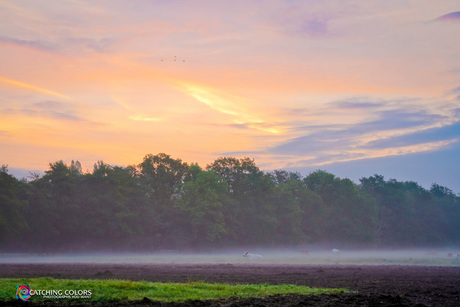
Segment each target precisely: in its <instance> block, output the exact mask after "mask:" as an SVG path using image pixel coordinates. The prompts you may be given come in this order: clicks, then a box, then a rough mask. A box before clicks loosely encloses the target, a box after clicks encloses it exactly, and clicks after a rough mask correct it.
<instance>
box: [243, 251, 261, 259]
mask: <svg viewBox="0 0 460 307" xmlns="http://www.w3.org/2000/svg"><path fill="white" fill-rule="evenodd" d="M243 257H246V258H248V259H250V260H253V259H262V258H263V256H262V255H259V254H250V253H249V252H245V253H244V254H243Z"/></svg>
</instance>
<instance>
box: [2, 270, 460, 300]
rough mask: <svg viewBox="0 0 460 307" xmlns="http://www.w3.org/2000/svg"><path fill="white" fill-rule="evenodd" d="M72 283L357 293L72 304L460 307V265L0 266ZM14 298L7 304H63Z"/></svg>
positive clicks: (7, 273)
mask: <svg viewBox="0 0 460 307" xmlns="http://www.w3.org/2000/svg"><path fill="white" fill-rule="evenodd" d="M45 276H49V277H53V278H70V279H79V278H83V279H127V280H133V281H137V280H146V281H152V282H189V281H205V282H210V283H230V284H253V283H269V284H297V285H305V286H309V287H321V288H346V289H348V290H351V291H356V293H343V294H337V295H317V296H307V295H275V296H270V297H266V298H249V299H241V298H236V297H235V298H230V299H225V300H212V301H191V302H186V303H162V302H156V301H152V300H150V299H147V298H144V299H143V300H139V301H129V302H128V301H112V302H107V303H103V304H102V303H90V302H84V301H78V302H67V303H66V305H69V306H91V305H94V306H443V307H445V306H460V267H436V266H388V265H381V266H352V265H333V266H326V265H255V264H238V265H234V264H209V265H207V264H198V265H196V264H193V265H188V264H182V265H177V264H176V265H175V264H151V265H145V264H122V265H120V264H2V265H0V277H5V278H7V277H11V278H34V277H45ZM63 303H64V302H63V301H47V302H44V303H37V302H22V301H20V300H14V301H9V302H0V305H3V306H25V305H27V306H43V305H47V306H62V305H63Z"/></svg>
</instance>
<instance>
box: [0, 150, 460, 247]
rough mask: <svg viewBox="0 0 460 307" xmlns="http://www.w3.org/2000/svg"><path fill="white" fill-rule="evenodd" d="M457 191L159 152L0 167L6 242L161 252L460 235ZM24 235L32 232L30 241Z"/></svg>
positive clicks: (390, 242)
mask: <svg viewBox="0 0 460 307" xmlns="http://www.w3.org/2000/svg"><path fill="white" fill-rule="evenodd" d="M459 199H460V198H459V197H458V196H457V195H455V194H454V193H453V192H452V190H450V189H449V188H447V187H443V186H439V185H437V184H433V185H432V186H431V188H430V190H427V189H424V188H423V187H421V186H419V185H418V184H417V183H415V182H411V181H409V182H400V181H397V180H394V179H389V180H385V178H384V177H383V176H381V175H377V174H376V175H374V176H371V177H368V178H361V179H360V182H359V184H356V183H354V182H352V181H351V180H349V179H346V178H345V179H342V178H339V177H336V176H335V175H333V174H331V173H328V172H325V171H322V170H318V171H315V172H312V173H310V174H309V175H307V176H306V177H302V176H301V175H300V174H299V173H296V172H288V171H285V170H275V171H273V172H263V171H261V170H260V168H259V167H258V166H257V165H256V163H255V161H254V160H253V159H250V158H235V157H221V158H218V159H216V160H215V161H214V162H213V163H211V164H209V165H207V166H206V167H205V168H202V167H201V166H199V165H198V164H194V163H192V164H188V163H185V162H182V160H181V159H175V158H172V157H171V156H170V155H167V154H164V153H160V154H157V155H152V154H148V155H146V156H145V157H144V159H143V161H142V162H141V163H139V164H137V165H132V166H128V167H121V166H111V165H108V164H106V163H104V162H103V161H97V162H96V163H95V165H94V168H93V170H92V171H87V172H86V173H84V172H83V171H82V167H81V164H80V162H78V161H72V162H71V163H70V165H69V164H66V163H64V162H63V161H57V162H54V163H50V164H49V170H47V171H46V172H45V174H44V175H43V176H37V175H36V176H33V177H32V179H31V180H30V181H26V180H18V179H16V178H15V177H13V176H12V175H10V174H9V173H8V167H7V166H6V165H3V166H2V168H1V170H0V250H4V251H6V250H15V251H64V250H66V251H67V250H70V251H78V250H144V251H148V250H162V249H181V250H184V249H185V250H191V249H201V248H218V247H234V246H250V245H259V246H262V245H263V246H279V245H289V246H295V245H306V244H314V243H326V242H334V243H335V244H339V245H337V246H340V245H347V244H348V245H355V246H356V245H362V246H392V247H395V246H422V245H423V246H435V245H450V244H458V243H460V242H459V241H460V202H459ZM23 238H27V240H24V239H23Z"/></svg>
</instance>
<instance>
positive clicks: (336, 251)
mask: <svg viewBox="0 0 460 307" xmlns="http://www.w3.org/2000/svg"><path fill="white" fill-rule="evenodd" d="M332 253H333V254H334V255H337V256H339V255H340V251H339V250H338V249H337V248H334V249H332Z"/></svg>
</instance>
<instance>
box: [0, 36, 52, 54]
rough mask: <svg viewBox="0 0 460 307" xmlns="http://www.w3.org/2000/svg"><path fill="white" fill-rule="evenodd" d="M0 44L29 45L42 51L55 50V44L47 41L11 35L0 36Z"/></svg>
mask: <svg viewBox="0 0 460 307" xmlns="http://www.w3.org/2000/svg"><path fill="white" fill-rule="evenodd" d="M0 44H12V45H17V46H21V47H29V48H33V49H38V50H44V51H56V50H57V46H56V45H55V44H52V43H50V42H47V41H43V40H24V39H16V38H11V37H5V36H0Z"/></svg>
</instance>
